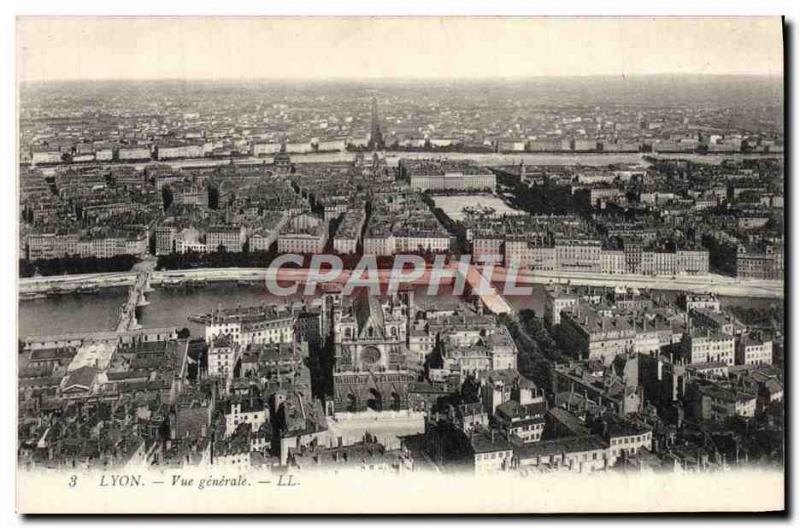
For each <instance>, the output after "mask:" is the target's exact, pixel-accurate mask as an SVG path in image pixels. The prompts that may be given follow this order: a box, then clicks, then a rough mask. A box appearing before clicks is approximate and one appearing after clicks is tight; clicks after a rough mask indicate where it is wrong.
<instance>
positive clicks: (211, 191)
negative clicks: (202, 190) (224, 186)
mask: <svg viewBox="0 0 800 529" xmlns="http://www.w3.org/2000/svg"><path fill="white" fill-rule="evenodd" d="M208 208H209V209H218V208H219V189H217V188H216V187H214V186H210V187H209V188H208Z"/></svg>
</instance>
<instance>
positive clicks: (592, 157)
mask: <svg viewBox="0 0 800 529" xmlns="http://www.w3.org/2000/svg"><path fill="white" fill-rule="evenodd" d="M356 154H357V153H355V152H349V151H338V152H312V153H297V154H290V155H289V156H290V157H291V160H292V162H293V163H296V164H304V163H346V162H352V161H353V159H354V158H355V156H356ZM364 154H365V156H371V152H365V153H364ZM382 154H383V155H384V156H385V158H386V162H387V163H388V165H390V166H392V167H396V166H397V164H398V162H399V161H400V160H401V159H403V158H405V159H412V160H416V159H425V158H449V159H451V160H473V161H475V162H476V163H478V164H479V165H488V166H492V165H498V166H503V165H516V164H519V163H520V162H521V161H524V162H525V164H526V165H528V166H533V165H590V166H592V165H594V166H600V165H609V164H637V163H638V164H643V165H649V164H648V163H647V162H646V161H645V160H644V157H645V156H649V157H653V158H661V159H675V158H680V159H682V160H691V161H694V162H700V163H706V164H713V165H718V164H720V163H722V161H723V160H734V161H737V160H747V159H754V158H782V157H783V154H782V153H730V154H698V153H641V152H628V153H615V152H606V153H604V152H551V153H547V152H513V153H496V152H446V151H385V152H383V153H382ZM231 162H233V164H234V165H271V164H272V158H271V157H264V158H260V157H256V156H239V157H235V158H181V159H175V160H166V161H156V160H148V161H138V162H106V163H102V164H99V165H101V166H102V167H133V168H135V169H137V170H139V171H141V170H142V169H144V168H145V167H147V166H148V165H150V164H154V163H158V164H166V165H170V166H172V167H175V168H183V169H189V168H208V167H218V166H222V165H230V164H231ZM81 165H86V166H93V165H98V164H97V163H95V162H86V163H85V164H53V165H46V166H41V167H40V169H42V170H43V171H45V172H52V171H55V170H56V169H57V168H63V167H76V166H78V167H79V166H81Z"/></svg>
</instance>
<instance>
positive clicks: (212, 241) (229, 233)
mask: <svg viewBox="0 0 800 529" xmlns="http://www.w3.org/2000/svg"><path fill="white" fill-rule="evenodd" d="M245 240H246V238H245V229H244V226H212V227H210V228H209V229H208V231H207V232H206V247H207V248H208V249H210V250H212V251H217V249H218V248H220V247H221V248H223V249H224V250H225V251H226V252H230V253H239V252H241V251H242V249H243V247H244V243H245Z"/></svg>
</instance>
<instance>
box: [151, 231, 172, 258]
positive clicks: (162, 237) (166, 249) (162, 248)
mask: <svg viewBox="0 0 800 529" xmlns="http://www.w3.org/2000/svg"><path fill="white" fill-rule="evenodd" d="M176 234H177V230H176V229H175V227H174V226H158V227H157V228H156V229H155V239H156V255H169V254H171V253H173V252H174V251H175V236H176Z"/></svg>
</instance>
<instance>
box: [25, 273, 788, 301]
mask: <svg viewBox="0 0 800 529" xmlns="http://www.w3.org/2000/svg"><path fill="white" fill-rule="evenodd" d="M453 270H454V269H453ZM276 272H277V271H276V270H275V269H269V268H194V269H190V270H169V271H155V272H153V273H152V275H151V282H152V284H154V285H158V284H160V283H162V282H163V281H164V280H180V279H193V280H206V281H238V280H243V281H259V282H260V281H265V280H266V278H267V276H268V274H269V275H270V276H271V277H276V276H279V279H280V280H281V281H284V280H285V281H298V282H302V281H303V280H304V279H305V277H306V275H307V274H308V270H307V269H287V268H282V269H281V270H280V274H277V273H276ZM379 275H380V279H379V280H378V281H379V282H380V283H385V282H386V281H388V275H389V270H381V271H380V272H379ZM348 276H349V273H348V272H346V271H345V272H342V274H341V275H340V278H339V279H338V280H337V282H342V281H343V280H346V278H347V277H348ZM135 279H136V272H113V273H104V274H80V275H68V276H50V277H37V278H23V279H20V280H19V290H20V292H37V291H43V290H47V289H48V288H51V287H59V288H62V287H67V288H70V287H74V288H77V287H78V286H98V287H101V288H102V287H111V286H131V285H132V284H133V283H134V281H135ZM427 279H428V274H425V275H424V276H423V277H421V278H420V279H418V280H416V281H414V283H415V284H427V283H426V282H427ZM505 279H506V270H505V269H503V268H499V267H497V268H495V269H494V273H493V276H492V281H493V282H494V283H503V282H504V281H505ZM516 284H517V285H528V284H543V285H547V284H571V285H587V286H607V287H617V286H622V287H635V288H641V289H645V288H648V289H655V290H687V291H690V292H708V293H713V294H717V295H722V296H734V297H758V298H775V299H782V298H783V297H784V283H783V281H777V280H757V279H737V278H735V277H728V276H722V275H718V274H707V275H702V276H675V278H674V279H673V278H672V277H666V276H664V277H652V276H643V275H633V274H626V275H610V274H601V273H590V272H539V271H537V272H520V273H519V276H518V278H517V280H516ZM501 290H502V288H501Z"/></svg>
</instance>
